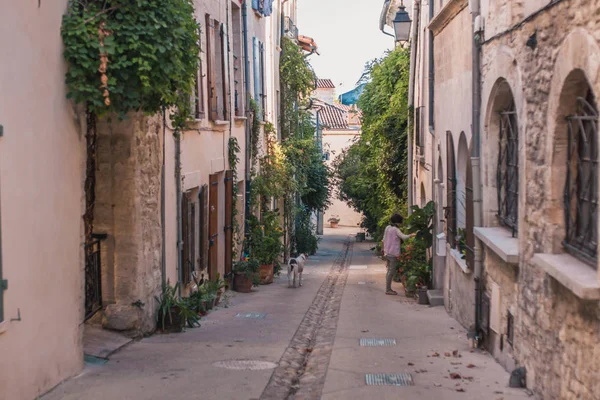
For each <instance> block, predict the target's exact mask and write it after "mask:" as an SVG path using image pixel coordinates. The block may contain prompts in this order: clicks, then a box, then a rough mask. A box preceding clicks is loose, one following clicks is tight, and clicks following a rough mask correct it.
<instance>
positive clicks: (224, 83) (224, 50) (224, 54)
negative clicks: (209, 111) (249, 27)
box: [219, 24, 229, 120]
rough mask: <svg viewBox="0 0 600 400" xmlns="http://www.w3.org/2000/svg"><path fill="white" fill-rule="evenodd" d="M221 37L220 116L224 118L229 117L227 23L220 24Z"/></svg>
mask: <svg viewBox="0 0 600 400" xmlns="http://www.w3.org/2000/svg"><path fill="white" fill-rule="evenodd" d="M219 37H220V40H221V43H220V44H221V55H220V56H221V57H220V58H221V59H220V64H221V73H220V80H221V101H220V103H219V107H220V108H221V109H220V111H219V116H220V117H221V118H222V119H223V120H227V119H229V103H228V99H229V46H228V45H227V33H226V32H225V25H224V24H220V28H219Z"/></svg>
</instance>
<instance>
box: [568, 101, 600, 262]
mask: <svg viewBox="0 0 600 400" xmlns="http://www.w3.org/2000/svg"><path fill="white" fill-rule="evenodd" d="M567 123H568V152H567V174H566V184H565V192H564V208H565V228H566V237H565V241H564V245H565V247H566V248H567V250H568V251H569V252H570V253H573V254H574V255H575V256H577V257H579V258H581V259H583V260H585V261H587V262H589V263H590V264H593V265H594V266H596V260H597V254H596V248H597V243H598V228H597V222H598V108H597V106H596V102H595V100H594V96H593V94H592V92H591V91H590V92H589V93H588V95H587V96H586V97H585V98H583V97H579V98H577V111H576V113H575V115H572V116H570V117H567Z"/></svg>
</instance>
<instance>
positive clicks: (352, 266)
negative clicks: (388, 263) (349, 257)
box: [348, 265, 367, 270]
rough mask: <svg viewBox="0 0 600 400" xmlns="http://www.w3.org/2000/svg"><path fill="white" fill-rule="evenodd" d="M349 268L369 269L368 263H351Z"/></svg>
mask: <svg viewBox="0 0 600 400" xmlns="http://www.w3.org/2000/svg"><path fill="white" fill-rule="evenodd" d="M348 269H353V270H355V269H367V266H366V265H351V266H350V267H349V268H348Z"/></svg>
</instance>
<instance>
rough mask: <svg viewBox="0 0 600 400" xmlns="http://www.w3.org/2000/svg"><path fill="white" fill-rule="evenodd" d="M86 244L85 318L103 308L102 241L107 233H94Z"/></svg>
mask: <svg viewBox="0 0 600 400" xmlns="http://www.w3.org/2000/svg"><path fill="white" fill-rule="evenodd" d="M92 238H93V239H92V241H91V242H90V243H88V244H86V245H85V250H84V251H85V320H88V319H89V318H90V317H92V316H93V315H94V314H95V313H96V312H97V311H98V310H100V309H101V308H102V271H101V267H102V258H101V256H100V254H101V248H100V242H101V241H102V239H105V238H106V235H93V236H92Z"/></svg>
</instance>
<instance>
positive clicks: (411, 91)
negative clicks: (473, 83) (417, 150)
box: [406, 0, 421, 215]
mask: <svg viewBox="0 0 600 400" xmlns="http://www.w3.org/2000/svg"><path fill="white" fill-rule="evenodd" d="M420 5H421V0H415V1H414V3H413V13H412V15H413V24H412V26H411V29H412V34H411V39H410V72H409V82H408V121H407V127H406V130H407V133H408V138H407V139H408V177H409V182H408V215H411V214H412V206H413V196H414V194H413V189H414V188H413V167H414V163H413V158H414V155H413V136H414V132H412V129H413V126H414V123H413V121H414V118H415V75H416V74H415V69H416V66H417V60H416V58H417V45H418V40H419V9H420Z"/></svg>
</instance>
